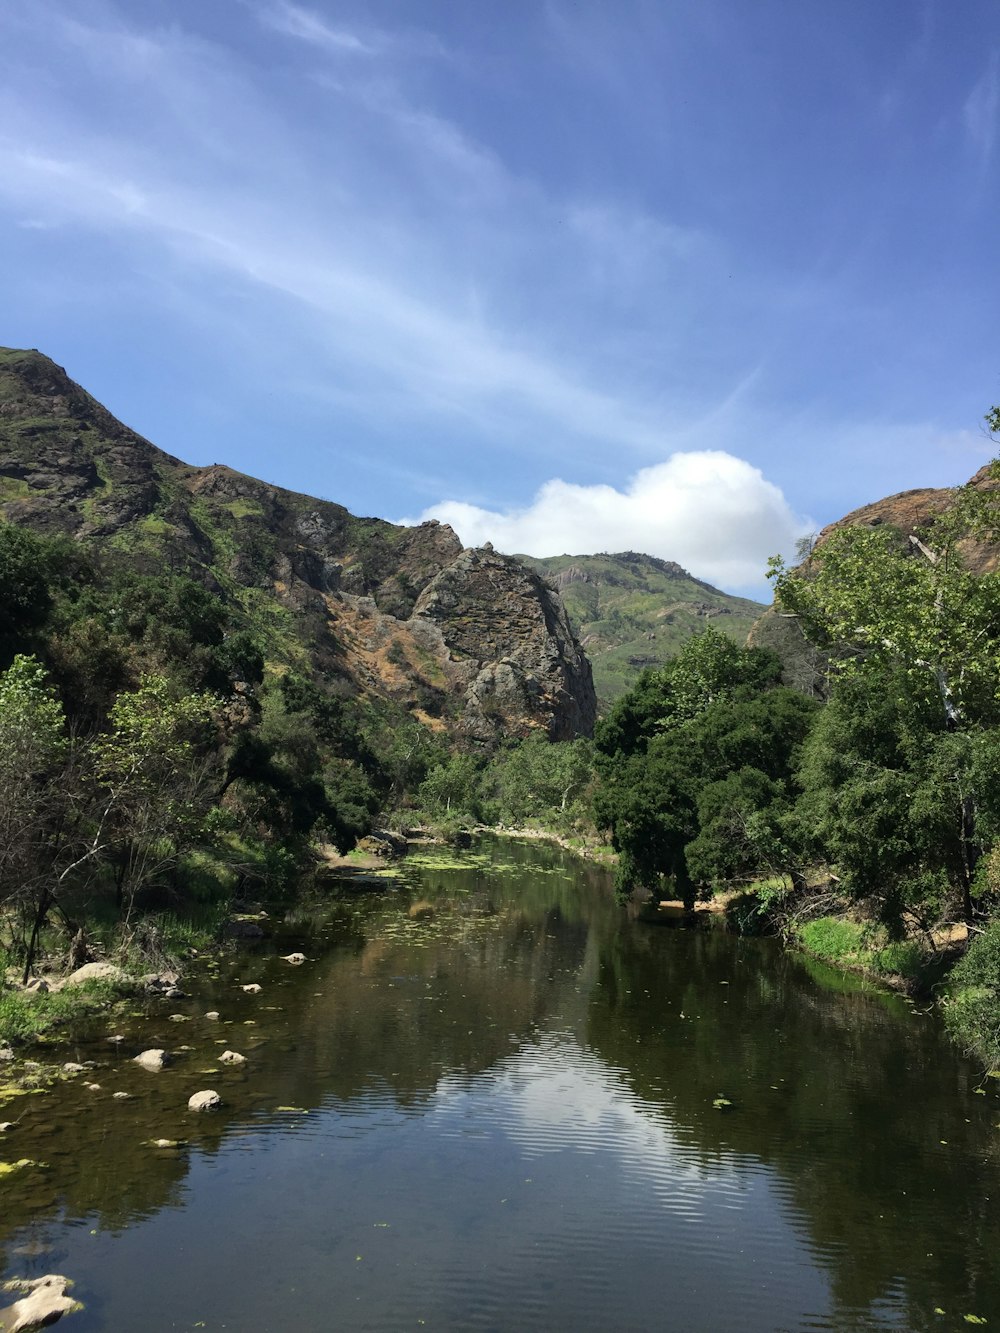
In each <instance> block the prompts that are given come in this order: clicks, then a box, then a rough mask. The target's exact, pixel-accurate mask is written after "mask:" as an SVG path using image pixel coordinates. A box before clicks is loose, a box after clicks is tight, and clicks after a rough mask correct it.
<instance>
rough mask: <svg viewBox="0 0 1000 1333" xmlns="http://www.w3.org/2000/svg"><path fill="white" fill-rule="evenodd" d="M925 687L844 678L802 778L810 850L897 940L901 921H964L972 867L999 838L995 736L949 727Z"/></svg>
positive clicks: (885, 673)
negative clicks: (956, 915) (956, 916)
mask: <svg viewBox="0 0 1000 1333" xmlns="http://www.w3.org/2000/svg"><path fill="white" fill-rule="evenodd" d="M922 684H923V682H921V681H920V680H919V678H914V677H913V676H912V675H910V674H909V673H907V672H905V671H904V670H902V669H901V668H898V667H887V668H885V669H883V670H881V671H876V670H875V668H874V666H871V667H870V668H869V670H868V671H867V672H866V674H864V675H853V676H850V677H849V678H847V679H843V680H841V681H840V682H839V683H838V685H837V688H836V690H835V692H834V695H833V698H832V699H831V701H830V703H829V704H828V705H827V707H826V709H825V710H824V711H823V713H822V715H821V716H820V718H819V720H818V722H817V725H816V727H815V729H814V731H813V733H812V735H811V737H810V738H809V741H808V742H807V744H806V746H805V752H804V759H803V764H802V769H801V774H800V778H801V783H802V786H803V789H804V794H803V797H802V804H801V813H802V815H803V822H805V823H807V824H808V825H809V827H810V829H811V832H812V837H813V839H814V849H815V850H816V852H817V853H818V854H820V855H822V856H825V857H826V858H827V859H828V860H829V861H830V862H832V864H833V865H834V866H835V867H836V869H837V871H838V873H839V874H840V875H841V876H842V878H843V882H844V885H845V887H846V889H847V890H848V892H849V893H850V894H851V895H852V896H854V897H855V898H858V899H862V900H864V901H866V902H868V903H870V904H871V905H872V906H873V907H874V908H875V910H876V912H877V914H878V915H879V916H880V917H881V918H882V919H883V920H884V921H885V923H886V925H887V926H888V927H889V928H890V930H891V932H892V933H893V934H895V935H897V936H898V935H899V934H901V933H902V931H903V929H904V924H905V919H906V918H907V917H910V918H911V919H913V920H916V921H917V922H919V923H920V924H921V925H923V926H925V927H929V926H930V925H931V924H933V922H934V921H935V920H937V919H938V918H939V917H940V916H942V915H947V914H949V913H952V912H954V911H958V912H960V913H961V914H962V915H964V916H965V917H966V918H968V917H969V916H971V914H972V913H973V908H974V903H973V886H974V883H975V874H976V866H977V863H978V861H979V857H980V855H981V853H982V851H983V848H984V845H989V843H990V842H991V841H992V840H993V839H994V838H995V837H996V836H997V833H998V809H997V805H998V797H1000V767H998V765H1000V733H998V731H997V730H996V729H995V728H983V727H978V728H964V729H962V730H951V729H949V727H948V725H947V721H946V718H945V715H944V714H943V712H942V710H941V708H940V705H939V700H938V698H937V696H936V694H935V693H934V692H933V691H930V690H927V689H924V688H920V687H921V685H922Z"/></svg>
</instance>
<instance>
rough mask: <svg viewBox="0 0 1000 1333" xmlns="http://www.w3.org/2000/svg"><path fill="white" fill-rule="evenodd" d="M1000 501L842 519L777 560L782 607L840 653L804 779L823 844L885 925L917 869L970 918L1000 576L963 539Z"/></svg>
mask: <svg viewBox="0 0 1000 1333" xmlns="http://www.w3.org/2000/svg"><path fill="white" fill-rule="evenodd" d="M996 501H997V493H996V491H995V490H993V489H992V488H991V487H990V486H989V485H986V486H983V485H978V486H974V485H972V484H971V483H970V484H969V485H967V486H964V487H960V488H959V489H958V490H957V491H956V492H955V493H954V497H953V499H952V502H951V504H950V505H949V507H948V508H947V509H946V510H945V511H944V512H943V513H941V514H939V515H938V516H937V517H936V518H934V519H933V520H932V521H931V522H929V523H928V524H927V525H926V526H925V527H924V528H923V529H922V530H920V531H913V532H910V533H904V532H900V531H898V530H896V529H893V528H890V527H888V526H879V527H852V528H843V529H838V530H836V531H834V532H833V533H831V534H830V536H829V537H828V538H827V539H826V540H825V541H823V542H822V543H820V545H819V546H818V547H816V549H815V550H814V551H813V552H812V554H811V556H810V557H809V559H808V560H807V561H806V563H805V564H804V565H803V566H801V567H800V568H799V569H797V570H789V569H787V568H785V566H784V565H783V564H782V562H781V561H780V560H774V561H772V562H771V572H770V577H771V578H772V579H773V580H774V586H775V601H776V605H777V606H778V608H779V609H780V611H781V612H782V613H784V614H791V615H795V616H797V617H798V618H799V620H800V622H801V624H802V627H803V629H804V631H805V633H806V634H807V636H808V637H810V638H811V639H812V640H813V641H814V642H816V643H818V644H820V645H822V646H824V647H826V648H828V649H829V650H830V652H831V668H830V669H831V672H832V675H833V678H834V699H833V703H832V704H831V709H830V711H829V716H828V717H827V718H826V719H825V720H824V722H823V724H822V725H821V727H820V728H819V729H818V731H817V736H816V740H815V750H814V753H813V755H812V757H811V759H810V766H809V774H808V785H809V786H810V787H811V788H812V792H813V799H814V800H816V801H818V805H817V808H818V809H820V810H821V819H822V823H823V827H824V828H825V830H826V838H827V848H828V854H829V855H830V856H832V857H833V859H834V860H836V861H838V862H840V863H841V864H842V865H843V866H844V868H845V869H846V870H847V872H848V874H849V877H850V879H851V882H852V884H853V887H854V891H855V892H856V893H857V894H858V895H859V896H866V895H867V896H871V897H873V898H874V899H875V900H876V901H877V902H878V903H879V905H880V908H879V910H880V911H881V912H882V913H883V915H886V916H887V918H888V919H889V921H890V922H897V923H898V921H899V915H900V912H901V910H902V905H903V903H904V902H905V901H906V900H907V899H912V897H913V894H912V893H907V892H904V889H903V886H904V884H905V882H906V880H907V877H915V878H914V880H913V882H914V884H916V883H918V882H920V883H923V884H924V889H925V891H927V884H928V879H927V877H928V876H930V877H931V878H932V879H936V880H937V881H939V882H940V881H941V880H942V877H943V879H944V882H945V883H947V884H948V885H950V886H951V887H952V889H954V890H956V891H957V893H958V896H959V897H960V899H961V904H962V913H963V915H964V916H965V918H966V919H967V920H969V919H971V917H972V915H973V908H974V905H973V898H972V884H973V880H974V875H975V868H976V862H977V860H978V857H979V855H980V854H981V851H982V846H983V843H982V833H981V830H980V829H979V827H978V826H979V820H980V815H981V813H982V811H983V808H984V805H985V804H987V803H988V802H989V800H990V792H989V791H988V789H987V788H986V787H984V786H983V777H984V774H985V772H986V769H984V762H985V756H986V755H987V754H990V753H992V748H993V747H992V744H991V743H990V742H988V740H987V733H988V732H990V731H991V730H992V729H993V728H994V727H995V726H996V725H997V724H998V722H1000V656H998V653H997V648H996V644H997V641H998V639H1000V574H997V573H984V574H979V575H976V574H973V573H972V572H971V571H970V570H969V569H968V567H967V565H966V563H965V561H964V559H963V552H962V546H963V543H965V542H967V541H968V540H969V539H970V538H978V539H984V538H987V537H992V538H995V537H996V534H997V528H998V526H1000V514H998V509H997V502H996ZM835 734H836V735H837V739H836V741H833V740H831V739H827V738H828V737H830V738H832V737H833V736H834V735H835ZM855 734H856V736H857V737H858V739H857V740H855V739H854V736H855ZM949 736H950V737H952V738H953V739H948V737H949ZM957 737H962V738H964V739H954V738H957ZM887 747H888V751H887ZM846 753H851V754H853V755H854V756H855V757H856V759H857V766H856V768H852V770H851V771H849V772H848V771H844V770H843V762H842V760H843V756H844V755H845V754H846ZM879 756H881V757H882V758H881V760H880V759H879ZM949 765H950V767H949ZM987 768H988V765H987ZM977 775H978V776H977ZM917 794H919V800H920V803H921V809H922V810H923V819H922V820H916V819H914V818H913V815H912V812H913V810H914V802H915V801H916V800H917ZM956 802H957V805H956ZM862 829H864V833H862V832H861V830H862ZM931 829H933V830H934V833H933V836H932V838H931V843H930V845H928V833H929V831H930V830H931ZM873 840H875V841H873ZM935 847H936V848H938V851H937V853H935V851H934V848H935ZM869 849H870V850H869ZM872 857H878V859H879V864H878V865H875V864H872V863H871V858H872ZM880 885H881V887H879V886H880ZM931 897H933V894H932V895H931ZM897 928H898V927H897Z"/></svg>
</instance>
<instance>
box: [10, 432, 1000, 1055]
mask: <svg viewBox="0 0 1000 1333" xmlns="http://www.w3.org/2000/svg"><path fill="white" fill-rule="evenodd" d="M988 420H989V423H990V426H991V428H992V429H997V428H1000V411H998V410H997V409H994V411H993V412H991V414H990V415H989V417H988ZM147 448H149V446H147ZM998 503H1000V501H998V490H997V489H996V485H995V482H994V481H993V480H992V477H984V476H982V475H981V476H980V478H979V479H975V481H974V483H970V484H969V485H968V486H966V487H962V488H959V489H958V490H957V491H955V492H954V493H952V494H951V495H950V497H949V498H948V502H947V504H945V505H943V506H941V507H939V509H938V510H937V511H936V512H934V513H933V514H931V515H930V516H929V517H928V518H927V520H926V522H924V523H923V524H922V525H921V526H920V527H919V528H918V529H917V530H915V531H904V530H902V529H897V528H894V527H892V526H891V525H888V524H881V525H876V526H871V525H868V526H850V525H848V526H843V527H837V528H835V530H833V531H832V532H830V533H829V534H827V535H825V536H824V538H823V540H822V541H820V542H819V543H818V544H817V545H816V546H815V548H813V549H811V550H806V551H804V552H803V556H804V559H803V561H802V563H801V564H800V565H799V566H798V567H796V568H794V569H789V568H786V567H785V566H784V565H783V564H782V563H781V562H780V561H775V562H774V565H773V568H772V571H771V573H772V578H773V581H774V590H775V599H776V608H777V611H778V614H779V615H781V616H785V617H788V618H790V619H794V622H795V625H796V627H797V628H796V633H800V637H801V638H802V640H803V642H804V643H806V644H808V645H811V647H810V648H809V651H810V652H811V653H812V655H813V660H814V662H815V663H816V664H818V665H817V666H816V669H815V670H814V671H812V672H807V673H805V674H803V673H802V671H801V669H800V666H801V662H797V663H796V664H794V665H793V667H792V668H790V667H789V663H788V661H787V660H786V661H785V662H783V661H782V659H781V658H780V657H779V656H777V655H776V654H775V653H774V652H772V651H770V650H768V649H766V648H761V647H741V646H739V644H738V643H736V642H735V641H734V640H733V639H731V638H728V637H726V636H724V635H722V634H719V633H717V632H716V631H714V630H713V628H712V627H711V626H708V627H706V628H705V629H704V630H703V632H701V633H698V634H696V635H694V636H693V637H691V638H689V639H687V640H686V641H685V643H684V645H683V647H682V648H681V649H680V651H679V652H678V653H677V655H676V656H675V657H673V658H672V659H671V660H670V661H668V662H667V663H666V664H665V665H663V666H661V667H658V668H656V669H654V670H649V671H646V672H645V673H644V674H643V675H641V676H640V678H639V680H638V682H637V683H636V684H635V685H634V686H633V687H632V688H631V689H629V690H628V691H627V692H626V693H625V694H623V695H622V696H621V697H620V698H619V699H618V700H617V701H616V702H615V703H614V704H613V705H612V706H611V708H610V709H609V711H608V712H607V714H606V715H605V716H604V717H603V718H602V719H601V720H600V721H599V722H598V724H597V727H596V731H595V736H594V739H593V741H590V740H588V739H587V738H586V737H582V736H581V737H577V738H576V739H572V740H563V741H555V742H553V741H550V739H549V735H550V734H551V732H550V731H548V730H546V729H545V728H543V727H541V726H537V725H536V726H534V727H531V726H527V727H524V726H522V727H520V729H519V731H520V734H519V735H518V736H516V737H515V738H512V739H511V740H509V741H507V742H501V743H497V740H496V735H497V734H502V727H500V726H499V723H498V727H497V729H495V732H494V735H493V738H492V740H487V741H485V742H484V741H483V740H482V738H477V737H476V736H475V735H474V734H470V733H469V732H468V730H466V731H465V732H464V733H463V732H462V731H461V730H460V729H454V728H453V729H451V730H449V728H448V727H447V726H441V725H438V726H434V725H431V724H432V723H433V719H432V718H429V717H426V716H415V715H414V714H413V713H412V712H408V711H406V709H404V708H403V707H401V706H400V705H399V703H398V702H397V701H394V700H393V699H392V698H391V697H387V696H386V695H384V694H383V695H381V696H380V695H379V694H378V693H377V692H373V691H367V692H366V691H362V690H359V689H358V688H356V684H355V683H352V682H350V681H348V680H347V679H346V678H345V677H344V676H343V675H338V674H336V673H332V674H331V672H330V671H329V670H328V669H327V668H328V667H329V661H328V660H326V659H325V658H324V657H323V656H322V655H319V656H318V657H317V656H314V657H312V658H311V657H310V656H309V654H308V653H306V652H303V650H302V645H301V644H300V643H299V642H297V641H296V640H295V639H294V638H293V637H291V636H288V635H283V634H280V633H276V630H275V621H274V617H273V616H271V615H269V614H268V615H262V614H261V610H260V602H259V599H254V598H249V599H248V598H242V599H239V598H224V597H220V596H218V595H217V591H214V590H213V589H212V588H211V587H210V586H209V584H208V582H206V580H205V579H199V578H198V577H197V576H196V575H197V570H194V569H192V568H191V567H190V566H186V567H185V566H181V567H177V566H175V567H171V565H170V564H169V563H168V564H165V565H164V566H162V567H160V568H158V569H153V568H151V566H150V563H149V562H145V563H144V562H142V561H139V562H137V561H136V560H135V552H134V550H129V551H123V550H122V549H121V548H120V547H116V546H115V544H114V543H106V544H101V543H100V542H93V541H91V542H89V543H87V544H81V542H79V541H77V540H72V539H71V538H70V537H68V536H66V535H62V534H59V533H56V534H54V535H53V534H48V533H43V532H38V531H33V530H31V529H30V528H29V527H27V526H23V525H21V524H18V523H3V524H0V671H2V674H0V951H2V955H0V964H2V967H0V978H2V980H0V1025H2V1026H3V1028H4V1029H5V1030H6V1033H7V1035H8V1036H11V1035H13V1036H17V1035H24V1034H26V1033H28V1032H30V1031H35V1030H37V1029H38V1028H39V1026H40V1025H41V1024H43V1023H44V1022H45V1021H47V1010H48V1016H49V1018H50V1019H51V1020H57V1019H58V1018H60V1017H61V1016H62V1013H63V1010H64V1008H65V1005H66V1004H67V1001H65V999H64V997H62V996H49V997H46V996H43V997H38V998H36V999H35V1000H33V1003H34V1004H35V1005H36V1006H37V1007H35V1008H33V1009H32V1010H31V1011H30V1012H29V1011H28V1010H26V1009H25V1004H26V1003H27V1001H26V999H25V997H24V994H23V991H22V990H20V989H18V988H15V986H14V985H13V978H14V976H15V975H16V976H17V977H19V978H20V981H21V983H22V984H23V983H24V982H27V981H28V980H29V979H30V978H31V976H32V975H33V973H34V972H35V971H36V970H37V967H38V963H39V960H40V959H41V958H43V957H44V958H45V959H46V960H47V962H48V963H49V964H50V965H51V964H59V963H79V962H82V961H84V960H85V959H86V958H87V957H89V956H93V955H94V954H97V955H110V954H117V955H118V956H119V957H124V958H126V959H128V958H132V959H133V960H142V963H141V965H142V966H145V965H148V961H149V960H152V961H154V962H162V961H164V960H169V959H171V958H177V957H179V956H180V955H182V954H183V953H184V952H185V951H186V950H188V949H190V948H191V947H194V946H201V945H203V944H204V943H206V942H207V941H208V940H210V939H211V938H213V937H214V936H215V935H216V933H217V931H218V929H219V927H220V925H221V923H222V921H223V920H224V919H225V918H226V916H227V915H228V914H229V913H230V911H231V910H232V907H233V904H234V903H239V902H240V901H257V900H260V899H262V898H266V897H276V896H280V895H282V894H284V893H288V892H291V891H292V887H293V885H295V883H296V882H297V881H298V880H299V878H300V877H301V875H302V873H303V871H307V870H309V869H310V868H311V867H312V866H313V865H314V864H315V849H316V847H317V845H319V844H327V845H330V844H332V845H333V846H334V847H335V848H337V849H339V850H340V851H341V852H344V851H347V850H349V849H350V848H352V847H353V846H354V845H355V843H356V842H357V840H358V839H359V838H361V837H363V836H364V835H365V834H367V833H368V832H369V831H370V830H371V829H372V827H373V826H374V824H375V823H376V821H380V822H386V823H392V822H395V823H396V824H397V825H398V826H406V825H408V824H413V823H418V822H421V821H423V820H430V821H431V822H434V823H436V824H437V825H439V826H441V827H443V828H445V829H446V830H447V829H449V828H455V827H458V826H460V825H462V824H467V823H470V822H481V823H488V824H502V825H506V826H511V825H515V826H524V825H525V824H533V825H536V826H539V827H542V828H544V829H546V830H547V831H549V832H550V833H557V834H559V835H560V836H561V837H563V838H564V839H567V840H569V841H570V842H573V841H576V842H577V843H579V844H583V843H585V842H590V843H595V842H599V841H600V840H601V838H602V837H607V838H609V839H610V842H611V845H612V846H613V848H614V850H615V852H616V853H617V857H618V869H617V878H618V884H619V888H620V889H621V891H622V892H623V893H628V892H631V891H632V890H634V889H637V888H641V889H645V890H649V891H652V893H653V894H654V895H655V896H656V897H663V896H666V897H675V896H676V897H678V898H680V899H681V900H682V902H683V903H684V904H685V906H687V907H688V908H693V907H694V906H695V904H696V903H697V902H698V901H699V900H705V899H707V898H708V897H710V896H711V895H712V894H713V893H717V892H719V891H725V893H726V894H727V902H728V906H727V912H728V916H729V918H730V920H731V921H732V922H733V923H734V924H735V925H737V926H739V927H740V928H742V929H748V930H754V929H760V928H764V927H771V928H777V929H780V930H783V931H784V932H785V933H786V934H787V935H789V936H790V937H792V938H794V939H796V940H797V941H798V942H800V943H802V944H803V945H804V946H805V947H807V948H808V949H810V950H811V951H812V952H814V953H816V954H818V955H820V956H821V957H824V958H826V959H828V960H830V961H835V962H838V963H840V964H842V965H846V966H857V967H863V968H865V969H867V970H868V971H870V972H873V973H875V974H878V975H882V976H885V977H890V978H895V979H897V980H900V981H902V982H903V983H904V984H906V985H908V986H910V987H912V988H914V989H921V988H923V989H927V988H931V987H936V988H937V993H938V994H940V995H942V996H943V997H944V999H945V1007H944V1008H945V1015H946V1018H947V1020H948V1022H949V1024H950V1026H951V1027H952V1030H953V1031H954V1033H955V1034H956V1036H957V1038H958V1039H959V1040H960V1041H961V1042H962V1043H963V1044H964V1045H966V1046H967V1047H969V1048H970V1049H973V1050H975V1051H976V1052H977V1053H978V1054H979V1055H980V1057H981V1058H982V1059H983V1060H984V1061H985V1062H986V1063H987V1064H988V1065H990V1066H994V1067H995V1066H1000V1033H998V1027H1000V1022H998V1019H997V1015H998V1013H1000V781H998V779H1000V655H998V649H997V645H998V642H1000V588H998V578H1000V575H998V574H997V573H996V572H995V570H993V569H992V568H985V569H984V568H977V569H976V570H975V571H973V569H972V568H971V562H970V551H972V550H973V549H974V548H975V544H976V543H979V545H980V547H982V545H983V544H984V543H986V544H989V543H992V542H995V541H996V539H997V530H998V528H1000V508H998ZM154 535H156V534H154ZM981 563H982V562H980V564H981ZM409 651H410V650H409V648H405V649H404V648H403V647H399V648H398V649H397V655H405V654H406V653H408V652H409ZM390 660H391V659H390ZM786 681H790V682H792V683H785V682H786ZM475 698H476V700H477V703H476V707H477V708H478V709H479V710H480V714H481V715H482V716H484V717H489V716H492V714H490V711H489V706H488V704H486V703H484V702H483V696H480V695H476V696H475ZM477 716H478V715H477ZM494 720H496V719H494ZM966 938H968V939H971V944H970V945H969V947H968V948H967V950H966V949H965V948H964V943H965V940H966ZM956 960H957V966H953V965H954V964H955V963H956ZM97 998H98V999H100V998H101V997H97Z"/></svg>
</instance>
